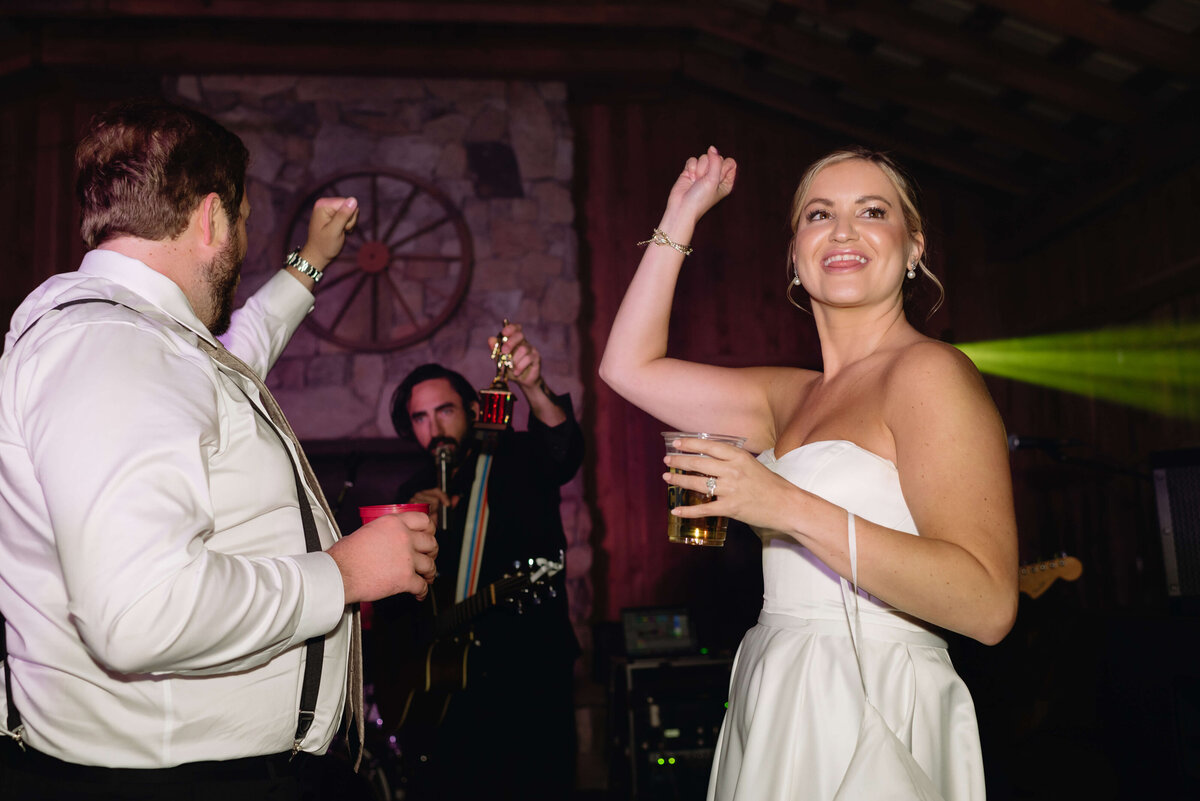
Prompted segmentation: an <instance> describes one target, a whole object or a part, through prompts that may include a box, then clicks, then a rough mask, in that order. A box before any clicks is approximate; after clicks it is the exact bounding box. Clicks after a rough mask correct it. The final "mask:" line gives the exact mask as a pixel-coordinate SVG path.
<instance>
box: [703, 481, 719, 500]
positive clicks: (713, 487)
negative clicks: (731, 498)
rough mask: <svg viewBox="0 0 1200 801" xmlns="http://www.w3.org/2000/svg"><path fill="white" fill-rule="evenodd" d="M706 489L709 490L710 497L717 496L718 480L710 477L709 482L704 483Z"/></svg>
mask: <svg viewBox="0 0 1200 801" xmlns="http://www.w3.org/2000/svg"><path fill="white" fill-rule="evenodd" d="M704 488H705V489H707V490H708V497H710V498H711V497H712V496H714V495H716V494H717V479H716V478H714V477H713V476H709V477H708V481H706V482H704Z"/></svg>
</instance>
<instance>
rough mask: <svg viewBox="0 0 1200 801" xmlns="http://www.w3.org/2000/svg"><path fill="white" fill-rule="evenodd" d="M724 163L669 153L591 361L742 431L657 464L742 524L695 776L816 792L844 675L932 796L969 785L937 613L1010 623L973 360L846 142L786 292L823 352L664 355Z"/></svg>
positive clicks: (845, 734) (901, 201)
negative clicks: (653, 223)
mask: <svg viewBox="0 0 1200 801" xmlns="http://www.w3.org/2000/svg"><path fill="white" fill-rule="evenodd" d="M736 173H737V165H736V164H735V163H734V161H733V160H732V159H728V158H723V157H722V156H721V155H720V154H719V153H718V152H717V150H716V149H715V148H709V150H708V151H707V152H706V153H704V154H702V155H700V156H699V157H697V158H692V159H688V161H687V164H686V166H685V167H684V169H683V172H682V173H681V174H680V176H679V178H678V180H677V181H676V182H675V185H674V187H673V188H672V189H671V192H670V195H669V197H668V199H667V207H666V210H665V212H664V213H663V217H662V220H661V222H659V224H658V228H657V230H656V236H655V237H654V238H653V240H652V241H651V242H650V243H649V244H648V245H647V247H646V251H645V254H644V256H643V257H642V261H641V264H640V266H639V267H638V270H637V273H636V274H635V276H634V278H633V280H632V282H631V283H630V286H629V289H628V291H627V292H626V295H625V299H624V301H623V302H622V304H621V307H620V309H619V311H618V313H617V316H616V319H615V321H614V323H613V327H612V331H611V333H610V334H609V339H608V344H607V347H606V349H605V352H604V357H603V360H602V363H601V365H600V375H601V377H602V378H603V379H604V380H605V381H606V382H607V383H608V384H609V385H610V386H612V387H613V389H615V390H616V391H617V392H618V393H620V394H621V395H622V396H624V397H625V398H626V399H628V400H629V401H630V402H632V403H633V404H635V405H636V406H638V407H639V408H641V409H643V410H645V411H646V412H648V413H649V414H651V415H653V416H654V417H656V418H658V419H659V420H661V421H662V422H663V423H664V424H666V425H667V426H669V427H670V428H672V429H677V430H681V431H707V432H710V433H720V434H733V435H737V436H744V437H746V448H745V450H740V449H737V448H734V447H732V446H730V445H726V444H722V443H716V442H709V441H703V440H692V439H688V440H684V441H683V443H682V444H683V446H684V450H687V451H692V452H695V453H701V454H704V455H705V456H708V457H711V458H708V459H704V458H702V457H699V456H686V455H682V456H680V455H677V456H670V457H667V459H666V463H667V465H668V466H669V467H675V468H679V469H682V470H688V471H695V472H698V473H702V474H703V475H701V476H687V475H678V474H676V475H668V474H664V480H666V481H667V482H668V483H671V484H677V485H679V486H683V487H686V488H688V489H692V490H697V491H700V492H705V491H706V490H707V489H708V486H707V485H708V482H707V481H706V479H705V478H704V476H713V477H714V478H715V500H713V501H711V502H709V503H707V504H703V505H698V506H688V507H681V508H679V509H676V510H675V512H674V513H676V514H679V515H681V516H683V517H701V516H706V515H728V516H730V517H734V518H737V519H738V520H741V521H743V522H745V523H747V524H749V525H751V526H752V527H753V528H754V529H755V530H756V531H757V533H758V534H759V536H760V537H761V539H762V541H763V577H764V587H765V592H764V599H763V611H762V614H761V615H760V617H759V622H758V625H756V626H755V627H754V628H752V629H751V630H750V631H749V632H748V633H747V634H746V636H745V638H744V639H743V641H742V644H741V646H740V648H739V650H738V656H737V659H736V660H735V663H734V669H733V676H732V679H731V685H730V699H729V700H730V702H729V708H728V711H727V713H726V717H725V722H724V725H723V727H722V730H721V735H720V739H719V741H718V744H717V756H716V759H715V761H714V764H713V769H712V776H711V779H710V784H709V792H708V797H709V799H711V800H713V801H762V799H805V801H808V800H809V799H812V800H814V801H816V800H819V799H831V798H833V797H834V795H835V793H836V792H837V791H838V788H839V787H840V786H841V784H842V781H843V779H844V778H846V772H847V766H848V765H849V764H850V760H851V756H852V755H853V753H854V748H855V744H856V741H857V738H858V735H859V727H860V721H861V720H862V714H863V707H864V702H863V681H865V683H866V685H867V691H868V692H869V693H870V698H871V701H872V703H873V704H874V705H875V706H876V707H877V708H878V709H879V711H880V712H881V713H882V716H883V718H884V719H885V720H886V722H887V724H888V727H889V728H890V729H891V730H892V731H893V732H894V733H895V734H896V736H897V737H898V738H899V739H900V741H901V742H903V744H904V745H905V746H907V747H908V749H910V750H911V753H912V755H913V757H914V758H915V759H916V761H917V763H918V764H919V766H920V768H921V770H922V771H924V773H925V774H926V775H927V776H928V777H929V778H930V779H931V780H932V782H933V785H934V786H935V787H936V788H937V790H938V792H940V793H941V795H942V797H943V798H945V799H948V801H960V800H964V799H982V798H983V797H984V779H983V760H982V755H981V753H980V746H979V734H978V727H977V724H976V720H975V711H974V706H973V704H972V701H971V697H970V693H969V692H968V691H967V688H966V687H965V685H964V684H963V682H962V680H961V679H960V678H959V677H958V675H957V673H956V672H955V671H954V667H953V665H951V663H950V658H949V656H948V654H947V650H946V642H945V640H944V639H943V637H942V636H941V634H940V633H939V632H940V631H941V630H943V629H945V630H950V631H953V632H957V633H959V634H962V635H965V636H968V637H972V638H974V639H976V640H979V641H980V642H983V643H988V644H992V643H996V642H998V641H999V640H1001V639H1002V638H1003V637H1004V636H1005V634H1007V633H1008V631H1009V629H1010V628H1011V627H1012V624H1013V621H1014V619H1015V616H1016V611H1017V536H1016V524H1015V521H1014V515H1013V506H1012V488H1011V480H1010V473H1009V465H1008V450H1007V442H1006V439H1005V434H1004V429H1003V425H1002V423H1001V420H1000V417H999V414H998V413H997V411H996V408H995V405H994V404H993V403H992V400H991V398H990V397H989V395H988V392H987V389H986V387H985V386H984V383H983V380H982V379H981V377H980V375H979V373H978V372H977V371H976V369H975V367H974V365H972V364H971V362H970V361H969V360H968V359H967V358H966V357H965V356H964V355H963V354H962V353H961V352H960V351H958V350H956V349H955V348H953V347H951V346H949V345H947V344H945V343H942V342H938V341H936V340H933V339H930V338H929V337H926V336H924V335H923V334H921V333H919V332H918V331H917V330H916V329H915V328H914V327H913V326H912V325H910V324H909V322H908V320H907V319H906V317H905V313H904V295H905V291H904V288H905V284H906V283H908V284H914V285H915V284H916V283H918V282H921V281H935V280H936V279H934V278H933V276H932V274H931V273H929V272H928V270H927V269H926V268H925V265H924V261H923V256H924V246H925V236H924V228H923V223H922V220H921V217H920V213H919V211H918V210H917V208H916V205H915V202H914V199H913V190H912V188H911V184H910V183H909V182H908V181H907V179H906V178H905V177H904V176H903V174H902V173H901V172H900V171H899V169H898V168H897V167H896V166H895V164H893V163H892V162H891V161H890V159H888V158H887V157H886V156H883V155H881V154H877V153H873V152H870V151H866V150H849V151H839V152H836V153H833V154H830V155H829V156H827V157H825V158H823V159H821V160H820V161H818V162H817V163H815V164H814V165H813V166H812V167H810V168H809V170H808V172H807V173H806V174H805V176H804V177H803V179H802V180H801V182H800V185H799V187H798V189H797V191H796V196H795V199H794V202H793V209H792V215H791V217H792V230H793V232H794V235H793V238H792V242H791V248H790V259H791V272H790V273H789V276H788V277H789V279H790V283H789V284H788V285H787V296H788V299H792V298H793V297H794V295H793V293H795V295H798V296H802V295H803V294H804V292H801V291H800V290H801V288H802V289H803V290H804V291H806V292H807V295H808V297H809V298H810V300H811V312H812V317H813V319H814V320H815V322H816V326H817V331H818V334H819V336H820V342H821V355H822V360H823V370H822V371H819V372H818V371H813V370H804V369H798V368H795V369H792V368H781V367H748V368H728V367H716V366H711V365H705V364H697V363H692V362H684V361H680V360H677V359H670V358H667V356H666V353H667V330H668V320H669V318H670V314H671V302H672V297H673V294H674V291H675V285H676V281H677V278H678V276H679V272H680V270H681V269H682V268H683V265H684V260H685V256H684V251H685V250H686V249H687V248H686V245H687V243H689V242H690V241H691V238H692V233H693V230H694V228H695V225H696V223H697V222H698V221H699V219H700V218H701V217H702V216H703V215H704V213H705V212H706V211H708V209H710V208H712V206H714V205H715V204H716V203H717V202H719V201H720V200H721V199H722V198H724V197H725V196H726V195H728V194H729V193H730V191H732V189H733V185H734V180H735V177H736ZM746 266H747V265H740V264H739V265H729V268H730V269H745V268H746ZM781 289H782V287H781ZM939 289H940V287H939ZM781 302H783V300H782V298H781ZM794 302H795V301H794V300H793V303H794ZM798 324H805V323H803V322H799V321H798ZM754 454H758V456H757V458H756V457H755V456H754ZM850 515H853V516H854V522H855V530H856V540H857V578H858V586H859V603H858V606H859V614H860V616H861V620H862V629H863V635H864V640H863V642H862V644H861V648H862V656H863V673H862V674H860V672H859V667H858V664H857V662H856V661H855V656H854V651H853V648H852V646H851V640H850V638H849V637H848V630H849V627H848V625H847V616H846V612H845V611H844V607H843V601H842V594H841V589H840V577H844V578H846V579H849V578H850V577H851V562H850V554H849V547H848V533H849V520H850ZM860 675H861V676H862V678H860Z"/></svg>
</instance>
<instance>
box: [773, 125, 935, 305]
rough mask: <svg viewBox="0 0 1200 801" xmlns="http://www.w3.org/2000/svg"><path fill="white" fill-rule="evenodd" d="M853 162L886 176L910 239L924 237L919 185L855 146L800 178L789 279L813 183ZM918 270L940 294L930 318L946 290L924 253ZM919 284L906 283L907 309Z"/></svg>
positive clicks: (819, 161)
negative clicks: (821, 174)
mask: <svg viewBox="0 0 1200 801" xmlns="http://www.w3.org/2000/svg"><path fill="white" fill-rule="evenodd" d="M852 159H860V160H862V161H866V162H870V163H871V164H874V165H875V166H876V167H878V168H879V169H880V170H881V171H882V172H883V174H884V175H886V176H887V179H888V180H889V181H891V182H892V186H893V187H895V189H896V194H897V195H899V196H900V208H901V210H902V211H903V213H904V225H905V227H906V228H907V229H908V235H909V238H910V239H911V240H913V241H915V240H916V238H917V237H918V236H920V237H922V238H924V237H925V220H924V218H923V217H922V216H921V209H920V206H919V205H918V198H917V186H916V183H915V182H914V181H913V180H912V179H911V178H910V177H909V176H908V175H907V173H905V172H904V170H903V169H901V167H900V165H898V164H896V162H895V161H893V160H892V158H891V157H890V156H888V155H887V154H886V153H880V152H879V151H877V150H870V149H868V148H865V147H858V146H852V147H848V148H845V149H844V150H835V151H833V152H832V153H829V154H828V155H826V156H823V157H821V158H819V159H817V160H816V161H814V162H813V163H812V164H810V165H809V167H808V169H807V170H805V171H804V175H802V176H801V177H800V184H799V185H798V186H797V187H796V193H795V195H793V197H792V213H791V225H792V239H791V241H790V242H789V243H788V269H789V277H790V271H791V255H792V248H793V247H794V246H795V243H796V231H797V230H798V229H799V227H800V216H801V214H802V212H803V210H804V203H805V201H806V200H807V199H808V193H809V191H811V189H812V185H813V181H815V180H816V178H817V174H818V173H819V172H821V170H823V169H825V168H826V167H829V166H831V165H833V164H839V163H841V162H843V161H850V160H852ZM917 269H918V270H919V271H920V273H919V274H920V275H924V276H925V277H926V278H928V279H929V280H930V281H931V282H932V283H933V285H934V287H935V288H936V290H937V300H936V301H934V303H933V307H932V308H931V309H930V310H929V314H928V315H926V317H929V316H932V315H933V313H934V312H935V311H937V309H938V307H939V306H941V305H942V301H943V300H944V299H945V297H946V290H945V288H944V287H943V286H942V282H941V281H939V280H938V278H937V276H936V275H934V274H933V272H932V271H930V269H929V267H928V266H926V264H925V252H924V251H923V252H922V253H921V258H920V260H919V261H918V262H917ZM916 283H917V282H916V281H905V282H904V288H903V289H902V290H901V291H902V293H903V297H904V305H905V308H908V306H909V304H910V302H911V300H912V297H913V295H914V294H915V289H916Z"/></svg>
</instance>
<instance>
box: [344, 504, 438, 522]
mask: <svg viewBox="0 0 1200 801" xmlns="http://www.w3.org/2000/svg"><path fill="white" fill-rule="evenodd" d="M401 512H424V513H425V514H429V504H427V503H385V504H382V505H380V506H360V507H358V513H359V515H361V516H362V522H363V525H364V526H365V525H366V524H367V523H370V522H371V521H372V520H375V519H376V518H380V517H383V516H384V515H395V514H400V513H401Z"/></svg>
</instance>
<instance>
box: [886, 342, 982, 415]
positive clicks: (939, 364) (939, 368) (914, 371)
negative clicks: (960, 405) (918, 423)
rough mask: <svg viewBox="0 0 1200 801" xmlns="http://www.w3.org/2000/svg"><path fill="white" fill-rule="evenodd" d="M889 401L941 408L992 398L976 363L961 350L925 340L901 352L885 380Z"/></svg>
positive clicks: (912, 343) (898, 353) (911, 344)
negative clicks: (916, 402) (900, 400)
mask: <svg viewBox="0 0 1200 801" xmlns="http://www.w3.org/2000/svg"><path fill="white" fill-rule="evenodd" d="M885 384H886V386H885V389H886V391H887V397H889V398H895V399H900V398H905V399H907V401H908V402H913V401H919V402H921V403H922V404H923V405H925V406H926V407H927V408H931V407H932V408H938V407H940V406H942V405H944V404H947V403H954V402H955V401H956V400H958V401H961V400H965V399H966V398H975V399H976V400H977V401H978V400H983V399H985V398H986V399H987V401H988V403H989V404H990V396H989V394H988V391H987V387H986V385H985V384H984V382H983V377H982V376H981V375H980V373H979V370H978V369H977V368H976V367H975V363H974V362H972V361H971V360H970V358H968V357H967V355H966V354H965V353H963V352H962V351H961V350H959V349H958V348H956V347H954V346H953V345H950V344H947V343H945V342H940V341H938V340H936V339H929V338H927V337H922V338H921V339H919V340H914V341H913V342H911V343H909V344H906V345H905V346H903V347H901V348H899V349H897V351H896V354H895V356H894V358H893V359H892V360H891V363H890V365H889V368H888V370H887V375H886V378H885Z"/></svg>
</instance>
